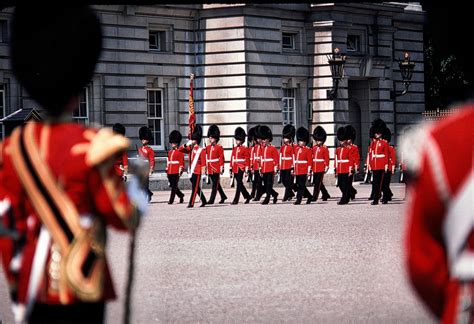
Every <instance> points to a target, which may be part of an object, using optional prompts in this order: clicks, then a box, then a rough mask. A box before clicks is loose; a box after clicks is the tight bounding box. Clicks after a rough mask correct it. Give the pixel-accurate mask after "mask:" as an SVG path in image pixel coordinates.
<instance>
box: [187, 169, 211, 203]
mask: <svg viewBox="0 0 474 324" xmlns="http://www.w3.org/2000/svg"><path fill="white" fill-rule="evenodd" d="M198 195H199V198H201V202H202V203H204V204H207V201H206V197H204V193H203V192H202V190H201V175H200V174H195V173H193V174H192V176H191V197H189V204H190V205H191V206H194V202H195V201H196V196H198Z"/></svg>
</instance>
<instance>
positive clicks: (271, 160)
mask: <svg viewBox="0 0 474 324" xmlns="http://www.w3.org/2000/svg"><path fill="white" fill-rule="evenodd" d="M279 159H280V155H279V154H278V150H277V149H276V147H275V146H273V145H263V146H262V147H261V155H260V168H261V172H262V173H267V172H275V171H276V169H278V160H279Z"/></svg>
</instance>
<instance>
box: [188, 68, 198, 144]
mask: <svg viewBox="0 0 474 324" xmlns="http://www.w3.org/2000/svg"><path fill="white" fill-rule="evenodd" d="M193 80H194V74H191V81H190V86H189V133H188V138H189V139H191V135H192V134H193V131H194V127H195V126H196V114H195V112H194V98H193Z"/></svg>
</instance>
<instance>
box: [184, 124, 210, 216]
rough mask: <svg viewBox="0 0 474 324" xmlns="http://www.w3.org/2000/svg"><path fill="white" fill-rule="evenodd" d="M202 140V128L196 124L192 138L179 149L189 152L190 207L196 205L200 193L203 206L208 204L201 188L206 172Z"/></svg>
mask: <svg viewBox="0 0 474 324" xmlns="http://www.w3.org/2000/svg"><path fill="white" fill-rule="evenodd" d="M201 140H202V128H201V126H200V125H196V127H195V128H194V131H193V133H192V134H191V140H189V141H188V142H187V143H186V144H184V145H183V146H181V147H180V148H179V150H180V151H181V152H183V153H188V154H189V174H190V175H191V197H189V204H188V206H187V207H188V208H192V207H194V202H195V200H196V196H197V195H199V198H200V199H201V206H200V207H204V206H206V204H207V201H206V197H205V196H204V193H203V192H202V190H201V177H202V176H203V175H204V174H206V150H204V149H203V148H202V147H201V146H200V145H199V143H201Z"/></svg>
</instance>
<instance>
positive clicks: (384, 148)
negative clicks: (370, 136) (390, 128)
mask: <svg viewBox="0 0 474 324" xmlns="http://www.w3.org/2000/svg"><path fill="white" fill-rule="evenodd" d="M388 146H389V145H388V143H387V141H384V140H375V141H373V142H372V144H371V147H372V153H371V155H372V157H371V159H372V163H373V166H371V168H372V170H384V169H385V167H386V166H388V154H389V152H388Z"/></svg>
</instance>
